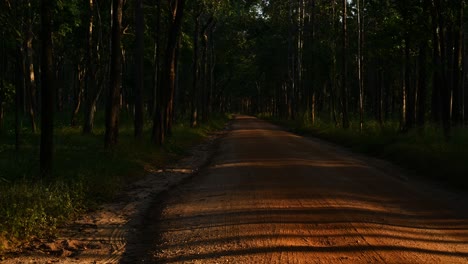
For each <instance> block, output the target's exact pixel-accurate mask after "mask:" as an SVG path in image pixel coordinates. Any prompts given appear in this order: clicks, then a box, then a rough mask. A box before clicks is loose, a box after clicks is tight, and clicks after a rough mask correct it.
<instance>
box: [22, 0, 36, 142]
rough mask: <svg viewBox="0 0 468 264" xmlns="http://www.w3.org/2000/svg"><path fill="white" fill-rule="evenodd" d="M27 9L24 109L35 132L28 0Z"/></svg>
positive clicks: (34, 84) (31, 40)
mask: <svg viewBox="0 0 468 264" xmlns="http://www.w3.org/2000/svg"><path fill="white" fill-rule="evenodd" d="M26 5H27V9H26V10H25V12H26V14H25V17H26V22H25V25H24V33H25V38H24V42H23V54H24V55H23V56H24V67H25V69H24V71H23V72H24V77H25V84H26V85H25V95H26V98H25V99H26V104H25V106H26V111H27V112H28V115H29V119H30V123H31V130H32V132H33V133H36V130H37V127H36V114H35V112H36V103H35V99H36V80H35V73H34V57H33V46H32V44H33V38H34V35H33V31H32V30H33V29H32V26H33V25H32V7H31V2H30V0H28V1H27V3H26Z"/></svg>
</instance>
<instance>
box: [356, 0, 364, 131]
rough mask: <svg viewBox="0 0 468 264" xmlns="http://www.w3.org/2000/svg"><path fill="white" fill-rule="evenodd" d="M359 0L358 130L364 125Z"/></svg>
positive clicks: (358, 2) (358, 9)
mask: <svg viewBox="0 0 468 264" xmlns="http://www.w3.org/2000/svg"><path fill="white" fill-rule="evenodd" d="M360 2H361V0H357V20H358V22H357V24H358V60H357V62H358V85H359V117H360V118H359V130H360V131H361V132H362V129H363V126H364V85H363V81H362V35H363V32H362V23H361V22H362V21H361V15H362V10H361V5H360Z"/></svg>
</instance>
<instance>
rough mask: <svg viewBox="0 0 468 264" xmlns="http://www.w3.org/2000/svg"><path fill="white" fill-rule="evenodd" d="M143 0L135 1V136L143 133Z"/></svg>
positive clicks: (140, 135)
mask: <svg viewBox="0 0 468 264" xmlns="http://www.w3.org/2000/svg"><path fill="white" fill-rule="evenodd" d="M144 25H145V24H144V14H143V0H137V1H136V2H135V31H136V32H135V33H136V41H135V42H136V43H135V64H136V66H135V137H136V138H141V137H142V135H143V78H144V75H143V56H144V55H143V49H144V46H143V37H144V36H143V34H144Z"/></svg>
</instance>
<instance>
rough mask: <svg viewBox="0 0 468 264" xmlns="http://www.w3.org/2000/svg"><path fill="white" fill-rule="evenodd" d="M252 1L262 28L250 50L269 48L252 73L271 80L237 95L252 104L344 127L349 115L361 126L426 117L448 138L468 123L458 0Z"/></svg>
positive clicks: (409, 123) (404, 125) (418, 121)
mask: <svg viewBox="0 0 468 264" xmlns="http://www.w3.org/2000/svg"><path fill="white" fill-rule="evenodd" d="M258 5H259V8H261V10H263V13H262V15H261V18H260V19H257V20H256V21H257V24H258V25H257V27H263V28H264V30H263V32H264V33H263V36H261V38H262V40H260V41H258V42H257V45H259V46H258V47H257V48H258V49H266V50H267V51H263V52H262V53H257V55H262V54H263V56H257V58H256V60H257V65H258V67H260V68H258V69H257V70H258V71H259V72H258V73H257V74H256V76H270V77H268V78H269V79H270V80H268V79H265V80H258V81H260V82H262V84H261V85H259V87H261V89H262V90H261V91H260V93H261V94H262V98H260V97H256V95H254V94H250V95H249V96H247V97H246V98H245V100H244V104H245V105H246V106H247V107H248V108H251V110H252V111H259V112H269V113H271V114H273V115H277V116H283V117H287V118H292V119H294V118H298V115H301V116H304V115H305V118H306V119H308V120H310V121H311V122H312V123H313V122H314V121H315V119H316V118H317V117H321V118H322V119H324V120H329V121H331V122H334V123H335V124H337V125H340V126H342V127H343V128H347V127H348V126H349V125H350V124H349V123H350V119H352V120H354V121H355V122H354V123H355V124H359V127H360V128H361V129H362V126H363V124H364V122H365V120H371V119H376V120H378V121H379V122H380V123H381V124H383V123H384V122H385V120H392V119H399V120H400V128H401V130H402V131H407V130H409V129H412V128H413V127H415V126H419V127H422V126H424V125H425V124H426V123H427V122H434V123H438V124H441V125H442V127H443V128H444V132H445V134H446V136H447V137H449V136H450V129H451V127H453V126H460V125H463V124H464V123H466V113H467V109H466V107H465V102H466V101H467V99H468V98H467V93H466V89H467V88H466V84H465V80H466V72H465V65H466V51H465V47H466V41H465V40H466V36H467V31H466V30H465V23H466V22H467V20H466V18H465V16H464V13H465V10H466V5H465V1H463V0H454V1H444V0H412V1H400V0H386V1H372V0H352V1H349V0H340V1H337V0H332V1H322V0H290V1H275V0H270V1H262V2H261V3H259V4H258ZM255 30H257V29H250V32H252V34H257V33H254V31H255ZM256 38H257V39H258V37H256ZM264 39H268V40H266V41H265V42H264ZM280 45H283V46H282V47H281V46H280ZM278 50H281V52H282V54H283V58H282V59H281V58H278V52H277V51H278ZM273 54H275V55H274V56H275V58H272V55H273ZM285 57H287V61H286V59H285ZM281 60H282V61H281ZM271 62H274V63H271ZM273 65H274V66H273ZM275 67H276V68H275ZM271 76H275V77H276V78H275V79H274V80H272V79H271ZM257 93H258V92H257ZM265 95H266V96H265ZM259 108H260V109H259Z"/></svg>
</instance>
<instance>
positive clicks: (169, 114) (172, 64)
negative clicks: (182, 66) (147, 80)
mask: <svg viewBox="0 0 468 264" xmlns="http://www.w3.org/2000/svg"><path fill="white" fill-rule="evenodd" d="M184 5H185V0H176V1H175V4H174V7H173V19H172V23H171V28H170V30H169V36H168V44H167V50H166V75H165V79H166V81H165V85H166V89H165V90H166V91H167V95H166V104H165V109H166V113H165V122H166V127H165V130H166V131H165V132H166V134H167V135H170V134H171V133H172V131H171V129H172V121H173V107H174V93H175V88H176V80H177V79H176V74H177V50H178V46H179V45H178V43H179V35H180V31H181V26H182V17H183V13H184ZM163 80H164V79H163ZM163 88H164V87H163Z"/></svg>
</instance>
